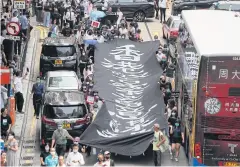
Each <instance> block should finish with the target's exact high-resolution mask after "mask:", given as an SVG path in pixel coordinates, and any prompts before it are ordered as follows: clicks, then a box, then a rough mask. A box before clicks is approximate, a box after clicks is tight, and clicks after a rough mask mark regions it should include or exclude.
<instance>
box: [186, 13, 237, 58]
mask: <svg viewBox="0 0 240 167" xmlns="http://www.w3.org/2000/svg"><path fill="white" fill-rule="evenodd" d="M235 15H236V13H235V12H231V11H222V10H186V11H182V18H183V20H184V23H185V26H186V28H187V29H188V32H189V34H190V35H191V37H192V41H193V43H194V46H195V48H196V50H197V51H198V53H199V54H200V55H201V56H202V55H204V56H227V55H231V56H239V55H240V47H239V39H240V33H239V30H240V17H236V16H235Z"/></svg>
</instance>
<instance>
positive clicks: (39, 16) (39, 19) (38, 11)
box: [36, 0, 43, 23]
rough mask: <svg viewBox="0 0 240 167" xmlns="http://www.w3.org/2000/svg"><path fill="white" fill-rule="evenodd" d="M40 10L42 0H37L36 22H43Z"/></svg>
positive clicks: (41, 10)
mask: <svg viewBox="0 0 240 167" xmlns="http://www.w3.org/2000/svg"><path fill="white" fill-rule="evenodd" d="M42 12H43V1H42V0H38V2H37V4H36V21H37V22H38V23H42V22H43V17H42Z"/></svg>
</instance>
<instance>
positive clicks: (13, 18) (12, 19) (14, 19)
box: [11, 11, 19, 23]
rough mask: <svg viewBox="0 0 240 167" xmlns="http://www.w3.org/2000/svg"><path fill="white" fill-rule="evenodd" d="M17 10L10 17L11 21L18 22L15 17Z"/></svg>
mask: <svg viewBox="0 0 240 167" xmlns="http://www.w3.org/2000/svg"><path fill="white" fill-rule="evenodd" d="M17 15H18V13H17V11H16V12H14V13H13V17H12V18H11V22H17V23H19V19H18V18H17Z"/></svg>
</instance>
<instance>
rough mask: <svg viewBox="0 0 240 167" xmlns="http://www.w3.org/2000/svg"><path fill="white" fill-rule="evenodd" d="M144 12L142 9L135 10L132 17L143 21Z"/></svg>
mask: <svg viewBox="0 0 240 167" xmlns="http://www.w3.org/2000/svg"><path fill="white" fill-rule="evenodd" d="M145 17H146V15H145V13H144V12H143V11H137V12H135V13H134V16H133V19H134V20H136V21H139V22H143V21H144V20H145Z"/></svg>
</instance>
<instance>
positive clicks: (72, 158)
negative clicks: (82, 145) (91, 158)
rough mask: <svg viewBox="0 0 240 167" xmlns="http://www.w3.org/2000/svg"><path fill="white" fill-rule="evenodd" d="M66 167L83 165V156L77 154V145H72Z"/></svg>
mask: <svg viewBox="0 0 240 167" xmlns="http://www.w3.org/2000/svg"><path fill="white" fill-rule="evenodd" d="M66 164H67V166H81V165H84V164H85V161H84V159H83V155H82V154H81V153H80V152H79V145H78V144H74V145H73V150H72V152H70V153H69V154H68V156H67V161H66Z"/></svg>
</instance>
